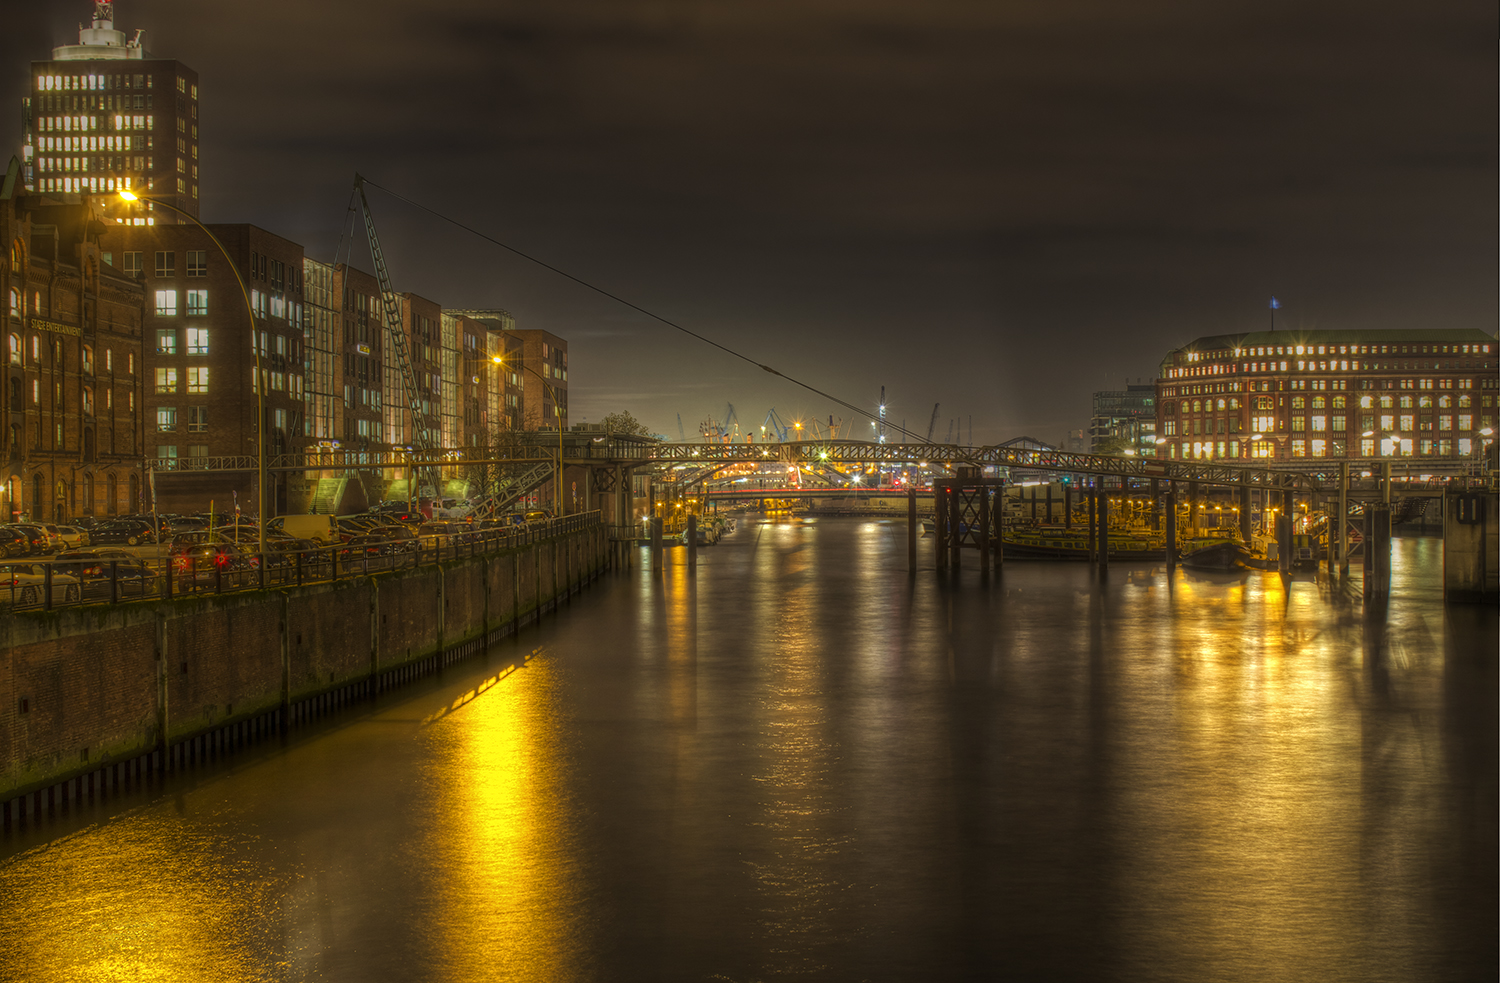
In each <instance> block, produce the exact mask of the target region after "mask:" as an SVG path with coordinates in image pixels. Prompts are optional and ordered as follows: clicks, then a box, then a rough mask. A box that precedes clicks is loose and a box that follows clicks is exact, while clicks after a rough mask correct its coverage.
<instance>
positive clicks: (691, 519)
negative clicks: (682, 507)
mask: <svg viewBox="0 0 1500 983" xmlns="http://www.w3.org/2000/svg"><path fill="white" fill-rule="evenodd" d="M687 555H688V569H689V570H696V569H698V517H697V516H696V515H694V514H693V513H691V512H689V513H688V517H687Z"/></svg>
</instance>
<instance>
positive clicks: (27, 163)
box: [22, 0, 198, 225]
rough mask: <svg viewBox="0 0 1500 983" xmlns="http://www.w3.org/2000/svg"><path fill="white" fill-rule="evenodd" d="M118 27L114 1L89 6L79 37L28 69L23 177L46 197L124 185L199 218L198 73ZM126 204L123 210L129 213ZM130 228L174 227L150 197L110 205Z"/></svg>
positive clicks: (92, 193)
mask: <svg viewBox="0 0 1500 983" xmlns="http://www.w3.org/2000/svg"><path fill="white" fill-rule="evenodd" d="M143 33H144V32H142V31H137V32H136V33H135V36H134V37H132V38H127V37H126V36H125V33H124V32H123V31H117V30H115V26H114V4H112V3H102V2H97V0H96V2H95V3H94V14H93V20H92V22H91V26H90V27H86V28H83V29H82V30H80V31H79V32H78V43H77V44H67V45H62V46H60V47H56V48H53V49H52V59H51V60H50V61H38V62H33V63H32V65H31V84H30V91H29V92H28V93H27V96H26V98H25V99H23V100H22V133H23V143H24V146H23V150H22V167H23V174H22V181H23V183H24V185H25V187H26V189H27V190H28V191H36V192H39V193H43V194H47V195H79V196H82V197H86V198H87V197H100V196H108V197H109V198H110V199H111V200H113V199H114V192H116V191H118V190H120V189H127V190H130V191H133V192H136V193H138V194H142V195H151V196H153V197H156V198H158V199H161V200H163V201H166V202H168V203H170V204H173V205H176V206H177V207H178V208H181V209H182V210H183V211H185V212H187V213H188V214H190V215H192V216H194V217H195V218H196V217H197V215H198V73H197V72H195V71H193V70H192V69H191V68H189V67H188V66H186V65H184V64H183V63H182V62H179V61H170V60H166V59H160V58H153V57H151V55H150V53H149V52H148V51H147V50H146V48H145V47H144V46H143V44H142V42H141V35H142V34H143ZM127 209H128V211H127ZM110 214H111V215H113V216H114V217H115V218H116V219H117V220H118V221H122V222H126V223H129V224H135V225H153V224H163V225H171V224H176V222H177V219H176V218H175V217H174V216H173V213H172V212H171V211H170V210H168V209H160V210H158V209H154V208H153V207H152V206H151V205H150V204H149V203H144V202H143V203H139V204H137V205H134V206H124V205H120V206H119V207H116V208H111V209H110Z"/></svg>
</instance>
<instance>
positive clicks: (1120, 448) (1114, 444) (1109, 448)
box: [1089, 436, 1130, 456]
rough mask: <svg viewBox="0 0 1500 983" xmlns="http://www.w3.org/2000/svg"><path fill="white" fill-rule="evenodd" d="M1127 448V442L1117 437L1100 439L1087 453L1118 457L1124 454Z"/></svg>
mask: <svg viewBox="0 0 1500 983" xmlns="http://www.w3.org/2000/svg"><path fill="white" fill-rule="evenodd" d="M1129 446H1130V444H1129V443H1128V442H1127V441H1124V440H1121V439H1120V438H1119V437H1115V436H1109V437H1100V438H1099V440H1098V442H1097V443H1095V444H1094V448H1093V450H1091V451H1089V453H1090V454H1108V455H1114V456H1118V455H1120V454H1124V453H1125V449H1126V448H1128V447H1129Z"/></svg>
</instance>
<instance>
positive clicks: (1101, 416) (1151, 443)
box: [1089, 380, 1156, 457]
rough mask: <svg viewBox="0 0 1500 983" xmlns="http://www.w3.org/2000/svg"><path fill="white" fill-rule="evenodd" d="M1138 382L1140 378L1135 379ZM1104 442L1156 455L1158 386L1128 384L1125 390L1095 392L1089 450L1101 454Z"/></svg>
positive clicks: (1148, 455) (1150, 455)
mask: <svg viewBox="0 0 1500 983" xmlns="http://www.w3.org/2000/svg"><path fill="white" fill-rule="evenodd" d="M1136 381H1137V382H1139V381H1140V380H1136ZM1105 441H1113V442H1115V443H1117V444H1118V445H1119V446H1120V448H1121V449H1129V450H1133V451H1135V452H1136V453H1137V454H1140V455H1142V456H1145V457H1154V456H1155V455H1156V387H1155V386H1154V385H1151V384H1149V383H1147V384H1144V385H1132V384H1130V383H1128V382H1127V383H1126V384H1125V388H1124V389H1115V390H1108V391H1105V392H1096V393H1094V412H1093V415H1092V416H1091V417H1090V418H1089V452H1090V453H1094V454H1097V453H1099V447H1100V444H1101V443H1103V442H1105Z"/></svg>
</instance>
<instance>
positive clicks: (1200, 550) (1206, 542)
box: [1177, 534, 1253, 570]
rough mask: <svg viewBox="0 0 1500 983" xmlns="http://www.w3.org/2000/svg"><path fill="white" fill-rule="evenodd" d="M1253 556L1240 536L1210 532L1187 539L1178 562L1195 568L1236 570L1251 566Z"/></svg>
mask: <svg viewBox="0 0 1500 983" xmlns="http://www.w3.org/2000/svg"><path fill="white" fill-rule="evenodd" d="M1252 558H1253V554H1252V553H1251V551H1250V548H1249V547H1247V546H1246V545H1245V544H1244V542H1243V541H1241V540H1240V538H1239V537H1238V536H1228V535H1214V534H1209V535H1204V536H1193V537H1191V538H1189V539H1188V540H1186V541H1185V542H1184V543H1183V544H1182V552H1181V555H1180V556H1179V557H1178V560H1177V562H1179V563H1181V564H1182V565H1183V566H1185V567H1188V568H1190V569H1193V570H1234V569H1236V568H1239V567H1246V566H1249V565H1250V564H1249V563H1248V562H1247V561H1249V560H1251V559H1252Z"/></svg>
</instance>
